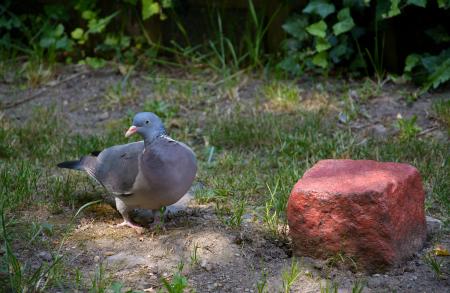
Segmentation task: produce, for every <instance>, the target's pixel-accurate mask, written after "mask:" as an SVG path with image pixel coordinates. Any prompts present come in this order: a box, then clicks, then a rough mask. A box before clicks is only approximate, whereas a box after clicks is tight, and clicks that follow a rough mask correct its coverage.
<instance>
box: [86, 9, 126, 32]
mask: <svg viewBox="0 0 450 293" xmlns="http://www.w3.org/2000/svg"><path fill="white" fill-rule="evenodd" d="M117 14H119V11H116V12H114V13H113V14H111V15H109V16H107V17H104V18H100V19H91V20H90V21H89V23H88V27H89V32H90V33H101V32H103V31H104V30H105V28H106V26H107V25H108V23H110V21H111V20H112V19H113V18H114V17H116V16H117Z"/></svg>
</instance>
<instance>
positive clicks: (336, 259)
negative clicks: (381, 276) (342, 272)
mask: <svg viewBox="0 0 450 293" xmlns="http://www.w3.org/2000/svg"><path fill="white" fill-rule="evenodd" d="M327 265H329V266H331V267H339V266H342V267H345V268H347V267H348V268H351V269H352V270H353V271H357V270H358V265H357V264H356V262H355V260H354V259H353V258H352V257H351V256H348V255H346V254H344V253H341V252H339V253H336V255H334V256H332V257H330V258H328V259H327Z"/></svg>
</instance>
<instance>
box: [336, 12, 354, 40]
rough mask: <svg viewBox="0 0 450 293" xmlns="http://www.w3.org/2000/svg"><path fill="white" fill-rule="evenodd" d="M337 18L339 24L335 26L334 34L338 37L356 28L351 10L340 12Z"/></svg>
mask: <svg viewBox="0 0 450 293" xmlns="http://www.w3.org/2000/svg"><path fill="white" fill-rule="evenodd" d="M337 18H338V20H339V22H337V23H336V24H335V25H333V33H334V35H336V36H338V35H340V34H342V33H346V32H348V31H350V30H351V29H352V28H353V27H354V26H355V23H354V22H353V18H352V16H351V15H350V9H349V8H344V9H342V10H341V11H339V13H338V15H337Z"/></svg>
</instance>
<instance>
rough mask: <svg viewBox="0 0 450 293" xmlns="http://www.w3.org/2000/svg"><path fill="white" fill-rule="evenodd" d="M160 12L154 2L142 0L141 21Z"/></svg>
mask: <svg viewBox="0 0 450 293" xmlns="http://www.w3.org/2000/svg"><path fill="white" fill-rule="evenodd" d="M160 12H161V7H160V6H159V3H157V2H154V0H142V19H143V20H146V19H148V18H150V17H151V16H153V15H155V14H158V13H160Z"/></svg>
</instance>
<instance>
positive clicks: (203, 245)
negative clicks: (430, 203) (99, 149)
mask: <svg viewBox="0 0 450 293" xmlns="http://www.w3.org/2000/svg"><path fill="white" fill-rule="evenodd" d="M80 70H84V69H80V68H78V67H76V68H68V69H67V70H65V71H63V72H61V75H60V79H61V80H62V79H64V78H65V77H68V76H70V75H73V74H77V73H78V72H80ZM122 79H123V76H122V75H120V74H119V73H118V72H115V71H114V70H103V71H95V72H92V71H89V72H86V73H82V74H79V75H78V76H77V77H75V78H73V79H70V80H69V81H66V82H62V83H61V84H59V85H57V86H49V87H47V89H42V88H41V89H35V90H28V91H25V92H20V91H19V92H18V91H14V90H11V89H10V86H9V85H4V84H0V88H1V90H0V93H2V96H3V97H2V98H1V102H2V104H3V105H8V104H9V103H13V102H15V101H16V102H17V101H19V100H21V99H24V98H27V97H29V96H30V95H33V91H37V90H42V92H41V93H40V94H39V95H38V96H36V97H35V98H33V99H31V100H30V101H29V102H25V103H23V104H21V105H18V106H16V107H12V108H9V109H7V110H5V111H4V113H5V114H6V115H8V116H10V117H15V118H17V119H18V120H23V119H25V118H26V117H27V116H28V115H29V113H30V112H31V111H32V109H33V108H34V107H36V106H50V105H55V106H56V109H57V111H58V112H59V113H60V114H61V115H62V116H63V117H64V118H65V119H67V121H68V122H69V123H68V125H69V126H70V129H68V131H75V132H90V133H92V132H93V131H95V130H101V129H102V128H104V127H105V126H106V125H107V123H108V121H110V120H113V119H119V118H122V117H124V115H126V114H127V112H128V111H132V112H137V111H139V109H141V108H142V105H143V103H144V102H145V100H148V99H152V98H154V97H155V91H154V90H153V89H152V87H151V85H150V83H149V82H148V81H147V80H145V79H143V78H141V77H140V76H139V74H138V75H136V76H134V78H133V81H132V82H133V83H134V84H135V85H136V87H137V88H138V89H139V95H138V96H139V98H138V99H133V100H130V101H127V102H126V105H113V106H112V107H108V106H106V105H105V103H106V102H105V100H104V97H103V96H104V93H105V90H106V89H108V88H109V87H111V86H113V85H115V84H117V82H120V81H121V80H122ZM252 82H253V81H249V83H248V84H246V85H244V86H243V87H242V89H241V95H242V99H241V101H243V100H244V102H245V101H246V100H248V99H249V97H251V96H252V95H258V94H259V93H258V87H259V85H260V84H261V82H260V81H254V83H252ZM237 94H238V95H239V89H237ZM432 98H433V97H431V96H428V97H425V98H423V99H420V100H419V101H417V102H415V103H413V105H412V106H408V105H406V102H405V101H404V100H403V98H402V97H401V96H400V95H394V94H390V92H389V91H387V92H386V93H384V94H383V95H381V96H380V97H376V98H373V99H371V100H369V101H368V102H367V103H364V104H363V106H362V107H363V108H364V111H366V112H367V113H368V117H370V119H369V118H367V119H366V120H365V119H360V120H358V121H357V122H354V124H353V125H352V126H353V127H355V128H358V127H360V128H362V129H363V128H364V129H365V128H370V127H373V124H370V125H365V124H368V123H369V122H368V121H369V120H371V121H372V120H373V121H376V123H377V124H380V125H383V127H385V128H386V129H387V130H386V131H387V132H389V131H391V130H392V131H394V130H393V128H392V121H394V120H395V119H396V116H397V114H398V113H401V114H402V115H403V116H405V117H410V116H411V115H413V114H416V115H417V116H418V117H419V119H418V123H419V125H420V126H421V127H422V128H423V129H429V128H434V127H435V126H436V124H435V121H434V120H433V119H432V117H431V116H430V115H428V114H427V113H428V112H429V108H430V105H431V101H432ZM304 102H305V103H307V102H308V101H307V100H306V101H304ZM224 103H225V104H226V103H229V101H225V102H224ZM190 110H192V109H189V108H186V109H185V110H183V108H182V111H181V113H180V115H186V116H189V115H192V114H189V111H190ZM200 112H201V111H200ZM424 114H425V115H424ZM361 125H362V126H361ZM378 131H381V135H384V131H385V130H378ZM433 131H434V130H433ZM433 131H430V133H432V132H433ZM22 217H24V218H27V217H28V218H30V219H31V218H33V219H35V220H36V221H48V222H50V223H54V224H56V225H61V224H67V223H68V222H69V216H68V214H66V215H65V214H62V215H51V214H49V213H48V212H45V210H37V211H24V212H23V213H22ZM120 221H121V217H120V215H119V214H118V213H117V212H116V211H115V210H114V209H113V208H111V207H109V206H108V205H102V206H100V207H96V208H90V209H89V210H88V211H87V212H85V213H83V215H82V218H81V219H80V220H79V221H78V222H77V226H76V228H75V229H74V231H73V232H72V233H71V234H70V236H69V238H68V239H67V242H66V244H65V245H64V247H63V251H64V253H65V254H67V257H66V258H65V260H64V262H65V265H66V266H69V267H72V268H73V267H77V268H80V269H81V271H82V273H83V274H84V275H85V276H88V275H92V274H94V272H95V271H96V270H97V269H98V266H99V264H102V265H103V266H104V268H105V270H106V272H107V274H108V275H109V276H110V277H112V278H113V279H115V280H119V281H121V282H122V283H123V284H124V285H125V287H126V288H132V289H136V290H145V291H148V292H152V291H153V290H157V289H158V288H160V286H161V281H160V280H161V278H167V279H170V278H171V276H172V275H173V273H174V271H176V267H177V265H178V264H179V263H180V261H183V262H184V264H185V265H184V270H183V274H184V275H185V276H186V277H187V279H188V282H189V287H190V288H193V289H195V290H196V291H197V292H257V289H256V284H257V282H258V281H261V280H263V278H264V276H266V277H265V278H266V279H267V291H268V292H278V291H281V290H282V285H283V277H282V275H283V272H284V271H287V270H289V267H290V264H291V261H292V256H291V252H290V251H289V249H288V247H289V243H283V242H281V241H277V240H275V239H273V238H271V237H270V236H268V234H267V232H266V231H265V230H264V228H263V224H262V223H261V221H260V220H259V219H258V218H257V217H256V216H255V215H254V214H248V215H245V217H244V223H243V226H242V228H241V229H240V230H233V229H230V228H228V227H227V226H225V225H224V224H222V222H221V221H220V220H219V219H218V218H217V217H216V215H215V213H214V208H213V207H212V206H210V205H199V204H196V203H194V202H193V201H191V202H189V203H188V204H187V205H186V206H184V207H183V208H182V209H181V211H178V212H176V213H172V215H171V216H169V218H168V219H167V220H166V223H165V230H162V231H158V232H151V231H147V232H145V233H144V234H137V233H136V232H135V231H134V230H133V229H130V228H115V227H114V226H113V225H114V224H117V223H119V222H120ZM48 239H49V240H51V237H49V238H48ZM437 240H439V243H442V244H443V245H446V246H447V247H450V236H449V235H433V236H431V235H430V239H429V241H428V242H427V244H426V247H425V248H424V249H423V250H422V251H420V252H419V253H418V254H417V255H415V256H414V257H413V258H412V259H411V260H409V261H408V262H406V263H405V264H403V265H401V266H399V267H395V268H392V269H391V270H389V271H388V272H385V273H383V274H373V275H366V274H363V273H355V272H352V271H351V267H349V266H348V265H345V264H339V262H338V263H337V264H336V265H334V266H333V265H331V264H330V262H328V263H327V262H325V261H321V260H313V259H310V258H299V266H300V267H301V273H300V276H299V278H298V279H297V280H296V281H295V283H294V284H293V287H292V289H291V290H292V292H320V288H321V286H322V287H326V286H327V283H326V279H327V278H332V279H333V280H334V281H335V282H336V283H337V284H339V288H340V290H339V292H351V288H352V284H353V283H354V282H355V280H357V279H362V280H364V281H365V282H366V287H365V289H364V292H393V291H395V292H449V290H450V279H449V278H448V277H444V278H443V279H437V278H436V277H435V276H434V275H433V272H432V270H431V269H430V267H429V266H428V265H426V264H425V262H424V260H423V256H424V255H425V254H426V253H428V252H429V251H430V250H431V249H432V248H433V244H434V243H435V242H436V241H437ZM54 241H55V243H58V241H57V240H54ZM16 244H17V243H16ZM17 245H18V246H20V245H19V244H17ZM196 247H197V249H196ZM195 250H197V260H198V262H197V263H194V262H195V261H194V260H193V258H194V257H193V254H194V251H195ZM48 253H49V252H48V251H46V250H45V248H44V247H36V250H35V251H22V252H21V255H20V256H19V257H20V258H22V259H26V258H28V257H30V258H31V259H34V262H36V265H37V264H38V263H39V262H42V261H48V258H49V256H48ZM449 266H450V262H449V260H448V259H446V260H445V263H444V270H447V271H449ZM328 285H329V284H328Z"/></svg>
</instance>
